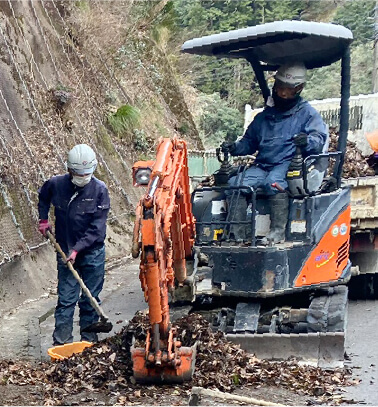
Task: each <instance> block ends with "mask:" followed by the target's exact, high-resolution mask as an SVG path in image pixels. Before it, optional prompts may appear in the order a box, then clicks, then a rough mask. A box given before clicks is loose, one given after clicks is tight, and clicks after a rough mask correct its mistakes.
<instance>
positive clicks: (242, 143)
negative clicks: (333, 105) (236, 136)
mask: <svg viewBox="0 0 378 407" xmlns="http://www.w3.org/2000/svg"><path fill="white" fill-rule="evenodd" d="M300 132H304V133H307V135H308V145H307V147H305V148H304V149H303V150H302V152H303V153H304V155H305V156H308V155H311V154H319V153H321V152H323V151H324V150H323V148H324V146H325V145H326V144H327V148H328V131H327V126H326V124H325V123H324V122H323V119H322V118H321V116H320V114H319V113H318V112H317V111H316V110H315V109H314V108H313V107H312V106H311V105H310V104H309V103H308V102H306V101H305V100H303V99H302V98H300V99H299V101H298V103H297V104H296V105H295V106H294V107H293V108H291V109H290V110H288V111H286V112H282V111H281V112H280V111H279V110H277V109H276V108H275V107H266V108H265V109H264V110H263V111H262V112H261V113H259V114H258V115H256V117H255V119H254V120H253V121H252V123H251V124H250V125H249V127H248V129H247V131H246V132H245V134H244V136H243V137H242V138H241V139H240V140H238V141H237V142H236V148H235V149H234V150H233V151H232V155H233V156H237V155H250V154H254V153H255V152H256V151H258V154H257V157H256V164H259V165H260V166H261V167H262V168H263V169H265V170H270V169H271V168H272V167H274V166H275V165H277V164H282V163H284V162H285V161H290V160H291V159H292V158H293V156H294V154H295V145H294V142H293V137H294V135H295V134H298V133H300Z"/></svg>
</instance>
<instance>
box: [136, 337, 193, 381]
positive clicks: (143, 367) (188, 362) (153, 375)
mask: <svg viewBox="0 0 378 407" xmlns="http://www.w3.org/2000/svg"><path fill="white" fill-rule="evenodd" d="M130 351H131V358H132V361H133V372H134V379H135V380H136V382H137V383H144V384H150V383H153V384H175V383H183V382H185V381H189V380H191V379H192V376H193V373H194V367H195V362H196V353H197V342H196V343H195V344H194V345H193V346H191V347H184V346H182V347H179V348H178V350H177V356H178V358H179V360H178V361H177V363H176V366H173V365H172V364H167V363H166V362H164V357H163V360H162V363H161V365H158V364H156V363H151V362H149V361H148V360H147V359H148V358H147V357H146V350H145V349H144V348H137V347H134V346H132V347H131V349H130ZM176 360H177V358H176Z"/></svg>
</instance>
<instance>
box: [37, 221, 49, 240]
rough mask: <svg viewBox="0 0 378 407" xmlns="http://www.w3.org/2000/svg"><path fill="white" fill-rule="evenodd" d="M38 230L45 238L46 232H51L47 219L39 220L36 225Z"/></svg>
mask: <svg viewBox="0 0 378 407" xmlns="http://www.w3.org/2000/svg"><path fill="white" fill-rule="evenodd" d="M38 230H39V231H40V232H41V233H42V234H43V236H45V237H46V233H47V231H49V232H51V230H52V228H51V225H50V223H49V221H48V220H47V219H40V220H39V224H38Z"/></svg>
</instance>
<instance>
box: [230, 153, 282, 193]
mask: <svg viewBox="0 0 378 407" xmlns="http://www.w3.org/2000/svg"><path fill="white" fill-rule="evenodd" d="M289 165H290V161H286V162H284V163H283V164H278V165H276V166H274V167H273V168H272V169H271V170H270V171H266V170H263V169H262V168H261V167H259V166H255V165H253V166H252V167H250V168H248V169H247V170H246V172H245V174H244V178H243V181H242V184H241V185H245V186H249V187H253V188H255V189H256V188H259V187H260V188H264V192H265V193H266V194H267V195H275V194H277V193H278V192H279V191H278V189H276V188H274V187H272V184H273V183H275V182H276V183H278V184H279V185H280V186H281V187H282V188H283V189H286V188H287V186H288V185H287V181H286V174H287V170H288V169H289ZM236 178H237V179H236ZM241 178H242V174H238V175H236V176H234V177H231V178H230V179H229V180H228V185H230V186H234V185H235V186H236V185H239V183H240V180H241ZM235 181H236V182H235ZM229 194H231V192H230V191H228V195H229Z"/></svg>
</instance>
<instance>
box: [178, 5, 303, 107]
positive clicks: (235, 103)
mask: <svg viewBox="0 0 378 407" xmlns="http://www.w3.org/2000/svg"><path fill="white" fill-rule="evenodd" d="M307 3H308V2H307V1H300V0H298V1H291V0H270V1H261V0H260V1H258V0H254V1H251V0H248V1H247V0H241V1H233V0H219V1H210V0H176V1H175V2H174V6H175V9H176V13H177V16H178V20H179V23H178V25H180V26H181V27H183V30H184V32H185V35H186V36H187V38H193V37H197V36H203V35H209V34H213V33H219V32H223V31H230V30H235V29H238V28H244V27H247V26H253V25H257V24H261V23H263V22H271V21H275V20H281V19H298V18H300V15H301V13H302V12H303V11H304V10H305V8H306V5H307ZM183 61H184V62H183V66H182V72H184V73H185V74H186V75H187V76H188V77H189V78H190V82H191V84H192V85H193V86H195V87H196V88H197V89H199V90H200V91H201V92H204V93H207V94H212V93H214V92H217V93H219V94H220V96H221V97H222V99H225V100H226V101H227V102H228V103H229V105H230V106H232V107H234V108H237V109H240V111H242V110H243V108H244V105H245V104H246V103H249V104H251V105H252V106H253V107H260V106H261V104H262V99H261V96H260V91H259V90H258V89H257V88H256V86H255V85H252V86H251V83H253V82H254V74H253V72H252V69H251V66H250V64H249V63H247V62H246V61H245V60H230V59H216V58H209V57H200V56H189V57H183ZM188 65H189V66H190V68H191V69H189V70H188V69H187V68H188Z"/></svg>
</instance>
